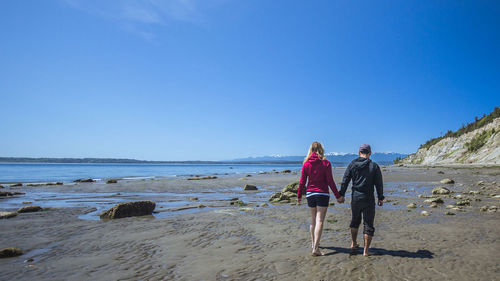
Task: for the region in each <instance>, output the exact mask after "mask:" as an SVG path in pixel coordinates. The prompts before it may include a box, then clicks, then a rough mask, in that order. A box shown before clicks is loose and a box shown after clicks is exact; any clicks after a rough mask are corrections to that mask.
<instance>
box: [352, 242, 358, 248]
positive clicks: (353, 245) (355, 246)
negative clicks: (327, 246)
mask: <svg viewBox="0 0 500 281" xmlns="http://www.w3.org/2000/svg"><path fill="white" fill-rule="evenodd" d="M357 248H359V244H358V243H356V244H354V243H351V249H357Z"/></svg>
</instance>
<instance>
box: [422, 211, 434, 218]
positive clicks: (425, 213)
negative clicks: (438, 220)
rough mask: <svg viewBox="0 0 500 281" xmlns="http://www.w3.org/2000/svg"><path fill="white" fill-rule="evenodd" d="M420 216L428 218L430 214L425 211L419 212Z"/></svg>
mask: <svg viewBox="0 0 500 281" xmlns="http://www.w3.org/2000/svg"><path fill="white" fill-rule="evenodd" d="M420 214H421V215H422V216H426V217H428V216H430V215H431V214H430V213H429V212H427V211H422V212H420Z"/></svg>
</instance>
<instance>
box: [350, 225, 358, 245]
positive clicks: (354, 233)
mask: <svg viewBox="0 0 500 281" xmlns="http://www.w3.org/2000/svg"><path fill="white" fill-rule="evenodd" d="M351 239H352V244H351V249H356V248H357V247H359V244H358V242H357V240H358V229H357V228H351Z"/></svg>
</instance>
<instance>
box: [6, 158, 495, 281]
mask: <svg viewBox="0 0 500 281" xmlns="http://www.w3.org/2000/svg"><path fill="white" fill-rule="evenodd" d="M333 172H334V176H335V181H336V183H337V184H338V185H339V186H340V182H341V178H342V174H343V172H344V168H338V167H335V168H334V171H333ZM383 176H384V182H385V186H384V189H385V195H386V199H387V200H386V203H385V204H384V206H382V207H377V210H376V217H375V228H376V232H375V237H374V239H373V242H372V251H373V252H374V255H373V256H370V257H363V255H362V254H361V251H360V252H359V253H357V254H354V255H352V254H351V253H350V249H349V246H350V236H349V221H350V208H349V207H350V205H349V202H350V200H349V199H350V198H349V195H347V196H346V199H347V200H346V203H344V204H338V203H336V201H335V200H334V199H333V197H332V199H331V202H335V204H334V205H333V206H330V207H329V209H328V214H327V217H326V222H325V228H324V232H323V237H322V240H321V247H322V250H323V251H324V252H325V253H326V255H325V256H322V257H313V256H311V255H310V235H309V232H308V231H309V219H310V218H309V216H310V215H309V210H308V208H307V205H306V204H302V205H297V204H295V203H294V202H293V200H292V202H291V203H271V202H268V199H269V197H270V196H271V195H272V194H273V193H274V192H277V191H280V190H281V189H282V188H283V187H284V186H286V185H287V184H289V183H290V182H293V181H296V180H298V178H299V175H297V174H292V173H289V174H266V175H259V174H252V175H251V176H250V177H241V175H240V176H239V177H237V176H225V177H218V178H216V179H207V180H197V181H192V180H187V179H186V178H175V179H144V180H134V181H132V180H118V182H117V183H114V184H100V183H78V184H74V185H66V184H65V185H54V186H26V185H23V186H9V185H5V184H4V185H3V186H4V188H2V189H0V191H2V192H22V193H24V194H17V195H14V196H5V197H0V198H1V199H0V211H11V212H15V211H16V210H17V209H18V208H20V207H23V206H25V205H27V204H29V205H37V206H41V207H42V208H43V209H42V211H39V212H31V213H19V214H17V215H16V216H14V217H10V218H7V219H1V220H0V224H1V232H0V248H1V249H3V248H10V247H14V248H19V249H21V250H22V251H23V254H22V255H20V256H16V257H11V258H2V259H0V269H1V271H2V276H1V277H0V280H34V279H36V280H90V279H91V280H498V279H499V278H500V256H499V255H498V252H499V251H500V244H499V243H498V240H499V238H500V234H499V233H500V224H499V223H498V222H499V219H500V212H497V209H496V207H498V206H499V203H500V199H499V196H498V195H500V168H498V167H491V168H463V167H462V168H459V169H458V168H453V167H451V168H450V167H434V168H430V167H429V168H426V167H418V168H411V167H395V166H388V167H383ZM445 178H448V179H452V180H453V181H454V183H453V184H442V183H441V182H440V181H441V180H443V179H445ZM245 184H252V185H255V186H257V187H258V190H257V191H244V190H243V187H244V185H245ZM436 187H445V188H446V189H448V190H450V194H441V195H433V194H432V190H433V189H434V188H436ZM349 190H350V188H349ZM438 197H439V198H441V200H442V201H443V203H437V204H436V203H432V202H431V201H432V200H430V201H426V200H429V199H432V198H438ZM234 198H238V200H239V201H240V202H241V204H231V202H234V200H233V201H231V199H234ZM136 200H151V201H154V202H156V209H155V213H153V215H150V216H142V217H129V218H122V219H116V220H100V219H99V217H98V214H99V213H100V212H102V211H104V210H105V209H107V208H109V207H111V206H113V205H115V204H116V203H120V202H129V201H136ZM27 202H30V203H27ZM464 202H465V203H464ZM264 203H266V204H264ZM462 203H463V204H462ZM408 206H411V207H408ZM423 211H425V212H426V213H427V215H422V212H423Z"/></svg>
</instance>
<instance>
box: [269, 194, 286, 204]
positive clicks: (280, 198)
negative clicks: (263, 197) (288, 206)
mask: <svg viewBox="0 0 500 281" xmlns="http://www.w3.org/2000/svg"><path fill="white" fill-rule="evenodd" d="M269 201H271V202H275V203H276V202H282V201H288V202H290V197H288V196H286V195H285V194H284V193H283V192H276V193H274V194H273V195H271V198H269Z"/></svg>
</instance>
